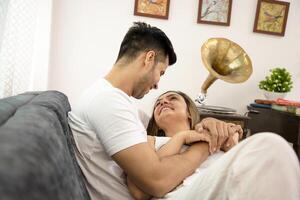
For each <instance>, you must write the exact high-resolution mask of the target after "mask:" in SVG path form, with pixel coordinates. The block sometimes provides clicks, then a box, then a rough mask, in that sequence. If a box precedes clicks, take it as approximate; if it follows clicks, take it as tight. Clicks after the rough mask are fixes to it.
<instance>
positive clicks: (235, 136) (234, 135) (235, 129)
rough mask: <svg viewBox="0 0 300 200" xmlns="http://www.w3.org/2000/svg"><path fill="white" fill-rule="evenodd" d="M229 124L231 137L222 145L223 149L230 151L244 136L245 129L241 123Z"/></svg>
mask: <svg viewBox="0 0 300 200" xmlns="http://www.w3.org/2000/svg"><path fill="white" fill-rule="evenodd" d="M228 125H229V126H228V133H229V137H228V139H227V140H226V141H225V142H224V144H223V145H222V147H221V150H223V151H225V152H227V151H229V150H230V149H231V148H232V147H234V146H235V145H236V144H237V143H238V142H239V140H240V139H241V138H242V137H243V129H242V127H241V126H240V125H235V124H232V123H228Z"/></svg>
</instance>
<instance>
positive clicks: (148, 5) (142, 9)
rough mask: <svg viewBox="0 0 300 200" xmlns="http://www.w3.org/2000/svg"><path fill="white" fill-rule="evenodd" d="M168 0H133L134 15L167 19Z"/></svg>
mask: <svg viewBox="0 0 300 200" xmlns="http://www.w3.org/2000/svg"><path fill="white" fill-rule="evenodd" d="M169 7H170V0H135V5H134V15H139V16H145V17H154V18H160V19H168V17H169Z"/></svg>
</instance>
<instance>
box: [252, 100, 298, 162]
mask: <svg viewBox="0 0 300 200" xmlns="http://www.w3.org/2000/svg"><path fill="white" fill-rule="evenodd" d="M248 110H249V113H248V116H249V117H250V118H251V120H249V123H248V128H249V129H250V132H251V134H255V133H259V132H273V133H276V134H278V135H281V136H282V137H283V138H285V139H286V140H287V141H288V142H290V143H292V144H293V149H294V150H295V152H296V154H297V156H298V158H299V159H300V116H297V115H295V114H293V113H288V112H282V111H277V110H273V109H267V108H254V107H251V106H248Z"/></svg>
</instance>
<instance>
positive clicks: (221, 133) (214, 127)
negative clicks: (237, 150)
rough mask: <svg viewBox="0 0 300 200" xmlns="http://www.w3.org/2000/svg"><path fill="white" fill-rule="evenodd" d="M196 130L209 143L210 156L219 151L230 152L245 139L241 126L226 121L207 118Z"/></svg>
mask: <svg viewBox="0 0 300 200" xmlns="http://www.w3.org/2000/svg"><path fill="white" fill-rule="evenodd" d="M195 130H196V131H197V132H198V134H200V135H201V137H202V138H203V139H204V140H203V141H206V142H208V143H209V147H210V149H209V150H210V154H213V153H215V152H217V151H219V150H223V151H225V152H226V151H228V150H230V149H231V148H232V147H233V146H235V145H236V144H237V143H238V142H239V139H241V138H242V137H243V129H242V128H241V126H240V125H235V124H232V123H226V122H224V121H221V120H218V119H214V118H210V117H209V118H205V119H203V120H202V121H201V122H200V123H198V124H197V125H196V126H195Z"/></svg>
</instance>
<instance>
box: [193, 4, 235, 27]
mask: <svg viewBox="0 0 300 200" xmlns="http://www.w3.org/2000/svg"><path fill="white" fill-rule="evenodd" d="M231 7H232V0H199V7H198V19H197V23H199V24H213V25H221V26H230V18H231Z"/></svg>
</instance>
